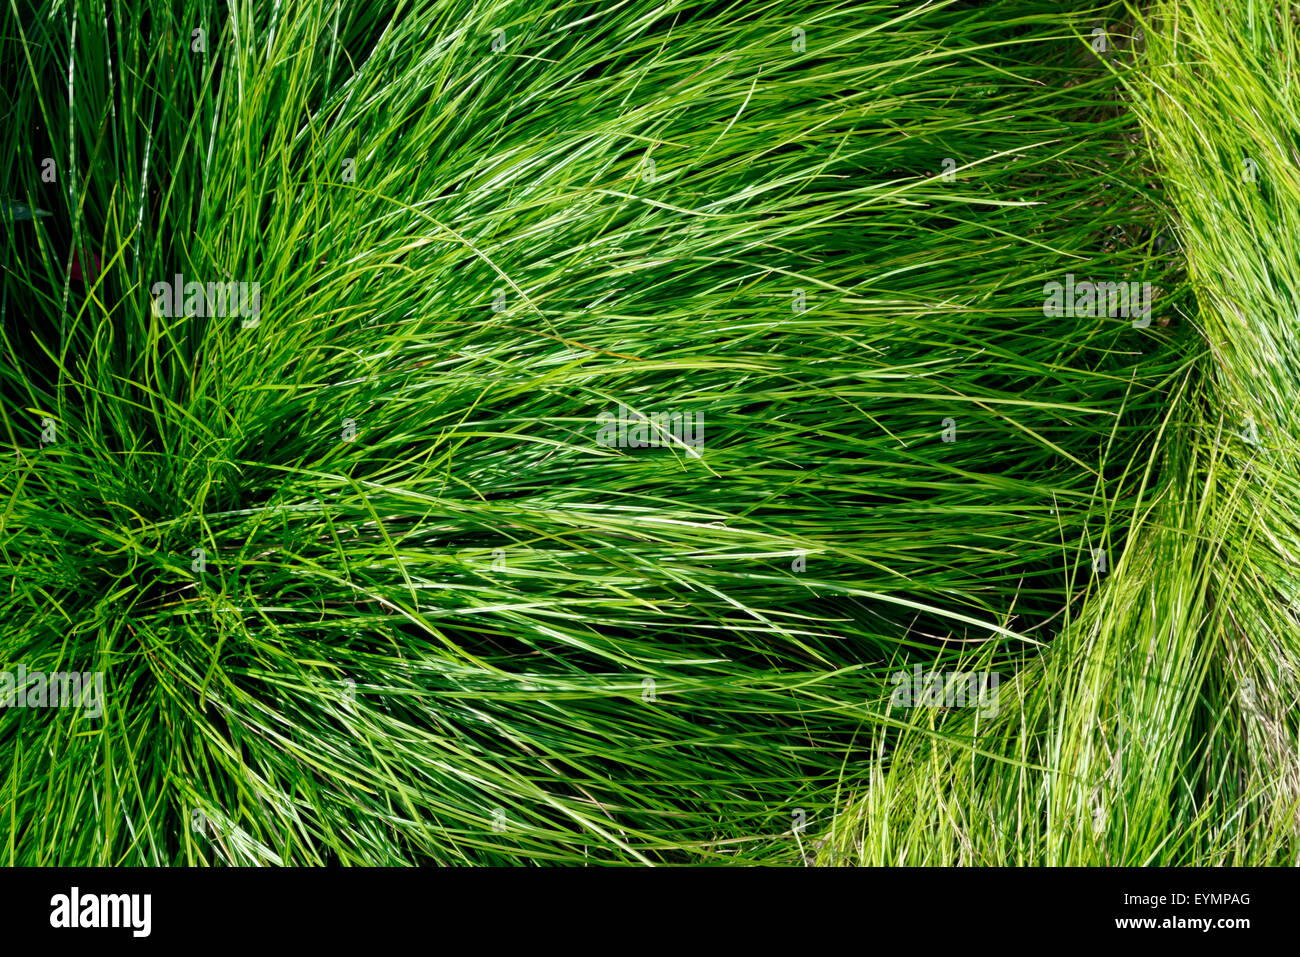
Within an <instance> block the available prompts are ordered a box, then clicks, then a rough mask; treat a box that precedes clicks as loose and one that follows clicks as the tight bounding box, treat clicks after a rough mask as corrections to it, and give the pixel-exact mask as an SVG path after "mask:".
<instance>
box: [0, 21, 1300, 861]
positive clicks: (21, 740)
mask: <svg viewBox="0 0 1300 957" xmlns="http://www.w3.org/2000/svg"><path fill="white" fill-rule="evenodd" d="M1179 6H1180V7H1183V8H1185V9H1184V10H1183V12H1182V13H1180V14H1178V15H1177V16H1175V17H1173V18H1172V19H1170V18H1167V17H1165V11H1164V8H1163V7H1161V8H1158V9H1157V10H1154V11H1151V12H1150V13H1149V14H1143V15H1142V17H1146V16H1150V17H1153V18H1155V19H1153V20H1152V21H1151V22H1146V21H1145V20H1144V19H1142V18H1139V17H1138V15H1137V14H1136V13H1135V12H1134V11H1131V10H1128V9H1126V8H1125V7H1124V6H1123V5H1122V4H1104V5H1098V4H1084V3H1073V2H1071V3H1059V2H1055V0H1052V2H1048V0H1043V2H1038V0H1008V2H1004V3H999V4H996V5H992V6H990V5H982V4H966V3H951V2H949V3H934V4H925V5H917V6H902V7H900V6H898V5H894V4H886V3H874V2H868V3H843V2H836V0H830V2H821V0H811V2H808V3H804V4H801V5H798V6H795V7H792V6H791V5H789V4H778V3H758V4H742V3H734V4H725V3H717V4H709V3H695V2H679V3H667V4H664V5H652V4H648V3H642V2H639V0H630V2H624V3H616V4H596V3H561V4H541V3H534V2H496V3H494V2H484V0H438V2H429V0H417V2H413V3H379V4H342V3H341V2H327V0H295V2H292V3H285V4H283V5H264V4H240V5H231V6H220V5H216V4H206V3H196V2H193V0H184V2H182V3H168V4H163V3H157V2H139V0H109V2H108V3H107V4H104V3H89V2H55V0H24V2H22V3H19V2H18V0H10V2H9V12H8V13H6V15H5V21H4V23H5V26H4V29H3V31H0V61H3V62H4V63H5V64H6V65H7V66H11V67H12V69H11V70H10V73H9V75H12V76H14V77H15V78H16V79H15V81H14V82H13V83H11V84H6V85H5V86H4V88H3V89H0V102H2V103H3V109H4V112H5V114H6V115H7V116H8V117H9V122H8V123H7V124H5V127H4V136H6V137H7V138H8V142H7V144H6V146H7V154H8V155H9V156H10V157H11V163H10V165H9V166H8V167H7V168H6V169H5V170H4V172H3V179H0V197H4V198H6V199H7V200H8V202H9V203H13V204H21V207H20V206H14V207H12V208H14V209H21V208H26V209H28V210H37V209H39V210H41V211H48V212H49V214H50V215H48V216H37V217H35V218H24V217H22V216H17V215H16V216H13V217H6V222H5V224H4V226H3V229H0V236H2V237H3V238H2V239H0V242H3V243H4V244H5V245H6V247H7V248H6V249H5V251H4V254H3V255H2V256H0V263H3V265H4V270H3V273H2V274H0V319H2V321H3V334H4V341H3V343H2V344H0V430H2V431H3V436H4V438H3V441H4V443H5V446H4V448H0V502H2V503H3V509H0V529H2V530H3V531H2V533H0V574H2V575H3V580H4V581H5V582H7V583H8V584H7V587H6V588H4V589H3V590H0V622H3V625H2V626H0V667H2V668H7V669H11V670H12V669H14V668H16V667H17V665H18V664H20V663H21V664H23V665H25V666H26V667H27V668H28V669H29V670H45V671H58V670H73V669H75V670H79V671H90V670H102V671H103V672H105V675H106V685H107V704H106V708H105V713H104V716H103V717H102V718H96V717H92V716H90V715H87V714H85V713H84V712H82V711H79V710H77V709H51V710H47V711H36V710H26V709H24V710H17V709H8V710H5V711H3V713H0V751H2V753H4V754H5V755H6V757H7V760H6V762H5V764H4V767H3V768H0V820H2V821H3V824H0V828H2V829H3V830H2V831H0V834H2V835H3V837H4V839H5V840H4V845H3V848H4V860H5V861H6V862H7V863H11V864H114V865H116V864H155V865H170V864H220V863H233V864H254V863H293V864H323V863H343V864H421V863H430V862H447V863H480V864H481V863H492V864H501V863H510V864H513V863H542V864H547V863H563V864H581V863H593V864H596V863H771V864H781V863H797V862H802V861H804V860H812V859H816V858H817V857H818V855H820V856H821V858H822V859H823V860H827V859H831V858H832V857H833V859H835V860H837V861H841V860H844V859H850V860H855V861H863V862H877V863H886V862H888V863H958V862H960V863H1013V862H1014V863H1063V862H1070V863H1075V862H1078V863H1083V862H1087V863H1094V862H1113V863H1146V862H1151V861H1160V862H1172V863H1218V862H1233V863H1262V862H1275V861H1281V860H1287V861H1289V860H1290V857H1291V855H1292V843H1293V834H1294V827H1295V818H1294V811H1295V798H1296V797H1297V791H1296V789H1297V788H1300V777H1297V775H1296V774H1295V759H1294V734H1295V731H1296V729H1295V727H1294V724H1295V722H1294V719H1293V718H1291V717H1290V716H1289V714H1288V709H1289V705H1290V703H1291V702H1293V701H1294V677H1293V676H1294V674H1295V670H1294V667H1293V663H1294V660H1295V659H1294V651H1295V647H1296V646H1295V641H1294V637H1293V636H1294V635H1295V628H1294V623H1293V622H1292V619H1291V617H1290V616H1291V612H1290V610H1289V609H1290V605H1289V602H1290V600H1291V599H1290V595H1289V593H1288V589H1289V588H1290V587H1291V584H1292V583H1293V582H1294V577H1293V575H1291V573H1290V572H1289V571H1288V568H1290V567H1294V563H1293V562H1292V561H1291V558H1292V556H1291V551H1292V549H1293V548H1294V547H1295V529H1296V522H1295V510H1294V509H1292V508H1288V503H1289V502H1291V501H1295V495H1294V494H1288V493H1290V492H1291V490H1292V488H1293V487H1294V484H1295V479H1294V475H1295V470H1294V468H1293V467H1291V466H1292V463H1291V461H1290V456H1291V453H1290V451H1289V449H1287V448H1286V447H1285V446H1286V441H1285V439H1284V438H1283V437H1284V436H1285V435H1286V434H1287V432H1288V430H1289V429H1290V427H1291V426H1290V420H1289V417H1290V416H1291V415H1293V414H1294V413H1293V412H1291V411H1290V410H1291V404H1290V403H1289V402H1288V401H1287V395H1288V393H1287V387H1288V385H1289V383H1290V374H1289V372H1287V371H1286V369H1285V368H1281V369H1280V368H1279V367H1278V365H1277V364H1276V363H1275V362H1274V359H1275V357H1276V355H1277V354H1278V353H1279V352H1280V351H1281V350H1283V349H1284V348H1288V347H1289V339H1288V333H1289V331H1290V326H1289V324H1288V323H1289V322H1290V320H1291V319H1292V317H1294V316H1295V315H1296V311H1295V300H1294V299H1291V298H1285V296H1290V295H1292V292H1291V290H1294V289H1296V288H1297V286H1296V285H1295V284H1293V283H1291V282H1289V280H1290V279H1292V278H1294V276H1293V271H1294V269H1295V268H1296V266H1295V263H1296V259H1295V257H1294V256H1293V255H1288V253H1289V252H1291V250H1290V243H1291V242H1292V241H1293V237H1294V236H1295V235H1296V233H1295V231H1294V229H1292V228H1291V227H1292V226H1293V225H1294V224H1293V223H1292V222H1291V219H1292V218H1293V217H1294V216H1295V215H1296V213H1295V209H1296V206H1295V204H1294V203H1293V202H1290V200H1293V199H1294V198H1295V189H1296V185H1297V183H1296V178H1295V166H1294V163H1293V159H1294V157H1295V128H1296V127H1295V123H1294V119H1295V113H1294V109H1293V107H1294V101H1293V100H1292V99H1290V91H1291V86H1290V85H1289V84H1292V83H1293V82H1294V81H1293V80H1291V79H1289V78H1288V77H1289V74H1287V73H1286V72H1285V71H1286V69H1287V68H1288V64H1291V65H1293V64H1294V53H1295V33H1294V28H1293V26H1292V25H1291V20H1290V19H1288V16H1289V10H1290V8H1289V7H1287V6H1286V5H1285V4H1283V5H1281V6H1283V7H1284V8H1285V9H1283V11H1282V15H1281V16H1280V17H1279V16H1276V15H1274V14H1273V13H1271V12H1270V10H1271V9H1272V8H1270V7H1268V6H1267V5H1259V4H1255V5H1251V4H1245V3H1236V4H1233V5H1232V6H1233V7H1234V9H1235V10H1237V11H1238V12H1239V14H1240V16H1239V17H1238V18H1237V19H1234V18H1233V17H1223V16H1220V15H1217V14H1215V13H1214V12H1213V11H1212V10H1211V9H1210V6H1209V5H1208V4H1205V5H1202V4H1200V3H1190V4H1183V5H1179ZM1139 22H1142V23H1144V24H1145V26H1146V39H1145V41H1141V40H1137V39H1135V38H1134V37H1133V34H1134V32H1135V31H1136V29H1137V26H1138V24H1139ZM1157 24H1158V26H1157ZM1096 27H1103V28H1104V29H1105V30H1107V32H1108V44H1107V49H1106V51H1105V52H1104V53H1103V54H1101V55H1098V53H1097V52H1096V51H1095V50H1094V49H1092V48H1090V43H1093V42H1095V41H1094V40H1093V37H1092V31H1093V29H1094V28H1096ZM195 29H203V30H204V31H205V34H204V45H205V47H206V49H205V50H203V51H201V52H196V51H195V50H193V49H192V48H191V46H192V42H193V39H192V38H193V36H194V34H193V31H194V30H195ZM1270 29H1271V32H1270ZM498 31H500V32H498ZM1243 39H1245V40H1249V44H1248V45H1247V47H1246V48H1247V49H1248V50H1255V51H1257V56H1256V57H1255V58H1254V59H1251V58H1249V57H1247V58H1242V57H1240V56H1239V55H1236V54H1235V53H1234V52H1233V51H1234V49H1235V46H1236V45H1237V44H1240V43H1241V42H1242V41H1243ZM1270 43H1275V44H1277V45H1278V46H1279V48H1280V49H1281V50H1282V51H1283V53H1284V56H1283V58H1282V60H1280V61H1279V60H1278V59H1276V57H1275V55H1274V53H1273V52H1272V51H1271V49H1270V47H1269V44H1270ZM1279 97H1280V98H1281V102H1282V103H1284V104H1286V109H1284V110H1275V109H1273V108H1270V109H1267V110H1265V109H1263V108H1262V106H1263V104H1266V103H1267V104H1273V103H1274V102H1275V100H1277V99H1278V98H1279ZM1208 123H1212V124H1213V128H1212V129H1211V130H1210V131H1208V132H1209V133H1210V134H1211V135H1210V136H1209V137H1208V138H1207V136H1206V133H1207V130H1206V125H1207V124H1208ZM1245 147H1249V148H1250V149H1252V150H1253V152H1250V153H1249V155H1250V156H1251V157H1254V158H1255V159H1256V160H1257V162H1258V164H1259V167H1260V176H1259V181H1257V182H1253V183H1250V184H1246V183H1243V182H1241V181H1240V179H1239V177H1238V173H1239V170H1238V168H1237V167H1234V166H1232V164H1231V162H1230V160H1235V158H1236V156H1237V152H1238V151H1239V150H1240V149H1242V148H1245ZM47 157H48V158H51V159H53V160H54V166H55V169H56V171H57V173H56V175H57V179H56V180H55V181H54V182H52V183H51V182H45V181H43V179H42V175H41V174H42V170H43V169H44V168H45V167H43V165H42V163H43V160H45V159H46V158H47ZM1225 157H1227V158H1228V159H1225ZM946 160H950V161H951V162H948V163H945V161H946ZM1288 164H1290V165H1288ZM945 171H950V172H951V173H953V174H954V175H953V176H952V177H951V178H950V177H948V176H945ZM1288 203H1289V205H1288ZM1171 221H1172V222H1173V223H1175V224H1176V226H1175V227H1169V226H1168V225H1167V224H1168V223H1170V222H1171ZM1166 229H1170V230H1171V231H1172V233H1173V234H1174V235H1176V237H1177V241H1176V243H1173V244H1167V243H1165V241H1164V238H1163V236H1164V234H1165V231H1166ZM1261 236H1263V237H1266V241H1262V240H1261ZM1175 247H1176V248H1177V252H1175ZM76 251H81V253H80V254H78V252H76ZM93 257H98V263H99V265H98V266H94V265H93V264H92V261H93ZM74 267H75V268H74ZM1243 270H1248V272H1245V273H1243ZM178 273H179V274H182V275H183V276H184V277H185V278H186V279H193V280H197V281H200V282H221V281H225V280H231V281H245V282H257V283H258V284H259V286H260V305H261V309H260V317H259V321H258V322H257V324H256V325H255V326H253V327H248V328H246V327H244V324H243V323H242V322H241V319H240V318H239V317H238V316H233V317H232V316H224V317H201V316H185V315H181V316H167V315H165V314H164V313H163V311H160V310H158V309H155V308H153V307H152V306H151V302H150V296H151V290H152V289H153V287H154V284H155V283H158V282H160V281H167V280H170V279H171V278H172V277H173V276H174V275H175V274H178ZM1067 273H1073V274H1076V275H1078V276H1079V277H1080V278H1081V279H1083V278H1087V279H1091V280H1094V281H1120V280H1134V281H1136V280H1145V281H1149V282H1151V283H1152V284H1153V285H1154V286H1155V287H1156V288H1157V289H1158V298H1157V300H1156V305H1155V311H1154V313H1153V319H1154V321H1153V322H1151V323H1150V324H1149V325H1145V326H1143V325H1141V324H1139V325H1137V326H1135V324H1134V323H1133V322H1131V321H1130V320H1129V319H1128V318H1122V317H1105V316H1103V317H1098V318H1092V317H1077V318H1076V317H1070V318H1057V317H1051V316H1047V315H1045V314H1044V308H1043V300H1044V293H1043V287H1044V283H1046V282H1050V281H1063V280H1064V277H1065V275H1066V274H1067ZM1243 274H1244V275H1248V276H1249V277H1251V279H1250V282H1249V283H1247V284H1243V283H1242V281H1241V280H1242V276H1243ZM1280 289H1285V290H1288V291H1287V292H1286V294H1285V296H1284V295H1283V293H1281V292H1279V291H1278V290H1280ZM1258 310H1262V313H1261V319H1260V320H1259V322H1258V323H1256V324H1255V325H1253V326H1252V332H1251V333H1250V334H1247V335H1242V334H1239V333H1240V330H1239V328H1238V327H1239V326H1240V325H1241V322H1240V320H1239V319H1238V316H1239V315H1241V314H1242V313H1243V312H1255V311H1258ZM620 406H624V407H627V408H631V409H634V410H640V411H643V412H646V413H656V412H671V413H681V414H685V415H692V416H695V415H698V416H702V422H703V443H702V445H701V447H700V448H698V449H694V448H691V447H690V446H689V445H685V444H683V443H680V442H678V443H670V444H668V445H667V446H666V447H662V448H611V447H608V446H606V445H603V444H601V442H600V441H599V430H600V428H601V418H600V417H601V415H602V413H607V412H610V411H614V410H617V409H618V408H619V407H620ZM1245 414H1249V415H1253V416H1254V417H1255V418H1254V421H1255V422H1257V423H1258V429H1259V435H1260V439H1261V443H1260V444H1261V445H1262V446H1267V447H1268V448H1269V449H1273V448H1274V447H1275V446H1277V447H1278V448H1276V451H1275V452H1271V453H1270V454H1269V455H1265V454H1263V453H1262V452H1261V449H1260V448H1259V447H1254V448H1248V447H1245V446H1243V445H1241V444H1240V443H1239V442H1236V441H1235V440H1232V439H1231V438H1229V437H1228V435H1227V431H1224V432H1223V434H1222V436H1221V438H1222V440H1221V441H1218V442H1217V443H1216V436H1218V435H1219V432H1218V431H1217V430H1218V429H1219V425H1220V422H1221V421H1222V423H1223V429H1224V430H1229V429H1233V428H1237V422H1238V421H1239V419H1240V418H1241V416H1242V415H1245ZM51 429H52V430H53V435H54V440H53V441H43V434H42V432H43V430H45V436H49V434H50V432H49V430H51ZM954 430H955V441H945V439H952V438H953V437H954ZM1248 475H1249V476H1250V477H1249V478H1247V476H1248ZM196 550H202V551H201V552H196ZM1100 552H1104V553H1105V558H1104V559H1103V560H1102V562H1101V565H1100V566H1099V565H1098V562H1097V556H1098V554H1099V553H1100ZM1247 609H1250V612H1249V620H1248V621H1246V622H1243V621H1241V620H1239V618H1238V615H1239V614H1241V613H1244V612H1245V611H1246V610H1247ZM914 663H921V664H923V666H924V667H926V668H935V669H940V670H957V671H966V670H994V671H997V672H998V673H999V674H1001V675H1002V676H1004V678H1005V681H1004V684H1003V686H1002V698H1001V709H1000V712H999V714H998V716H997V717H996V718H994V719H993V720H992V721H989V720H988V719H986V718H983V717H979V716H978V715H977V714H976V712H974V711H954V712H951V713H948V714H938V713H935V712H934V710H933V709H913V710H909V711H902V710H899V709H897V708H893V709H891V708H890V698H891V692H892V689H893V685H892V683H891V681H890V676H891V675H892V674H894V673H895V672H897V671H898V670H899V669H900V668H905V667H911V666H912V665H913V664H914ZM1247 676H1250V677H1251V678H1252V681H1253V682H1254V685H1253V687H1255V688H1256V689H1258V693H1257V694H1255V695H1254V696H1253V697H1252V698H1251V701H1252V705H1251V707H1252V708H1254V709H1255V710H1254V711H1249V710H1247V709H1244V708H1243V707H1242V706H1240V705H1238V704H1236V703H1235V702H1237V701H1239V700H1241V699H1240V695H1239V693H1238V692H1239V689H1240V687H1241V686H1242V685H1241V680H1242V679H1243V678H1245V677H1247ZM1279 780H1285V782H1286V783H1287V788H1285V789H1282V790H1281V791H1279V789H1278V788H1277V787H1276V783H1277V782H1278V781H1279ZM1098 808H1100V811H1099V810H1098Z"/></svg>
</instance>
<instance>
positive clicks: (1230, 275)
mask: <svg viewBox="0 0 1300 957" xmlns="http://www.w3.org/2000/svg"><path fill="white" fill-rule="evenodd" d="M1296 14H1297V9H1296V7H1295V5H1294V4H1292V3H1287V2H1283V3H1278V4H1221V3H1218V4H1210V3H1201V2H1197V0H1193V2H1189V3H1159V4H1155V5H1154V7H1153V9H1151V10H1150V11H1147V12H1146V13H1145V15H1143V16H1142V17H1140V18H1139V22H1140V24H1141V26H1142V28H1143V32H1144V34H1145V37H1146V48H1145V52H1144V54H1143V57H1142V59H1141V61H1140V69H1139V70H1138V71H1135V72H1133V73H1130V74H1128V75H1127V76H1126V77H1125V86H1126V89H1127V91H1128V94H1129V96H1130V97H1131V102H1132V104H1133V108H1134V111H1135V115H1136V116H1137V117H1138V118H1139V119H1140V120H1141V122H1142V124H1143V127H1144V129H1145V132H1146V142H1147V143H1148V145H1149V148H1150V150H1151V154H1152V157H1153V160H1154V162H1155V164H1156V166H1157V170H1158V173H1159V175H1160V177H1161V179H1162V181H1163V182H1164V183H1165V184H1166V186H1167V190H1168V193H1167V199H1166V203H1167V207H1168V210H1169V216H1170V220H1171V227H1170V228H1171V231H1172V233H1173V234H1174V236H1176V240H1177V244H1178V246H1179V247H1180V249H1181V250H1182V253H1183V255H1185V257H1186V263H1187V272H1188V276H1189V279H1190V281H1191V284H1192V286H1193V287H1194V289H1195V291H1196V300H1195V309H1194V311H1192V313H1191V317H1190V318H1191V319H1192V320H1193V322H1194V326H1195V329H1196V332H1197V336H1196V338H1195V339H1194V340H1189V341H1186V346H1187V354H1188V358H1189V364H1188V366H1187V368H1186V374H1185V378H1184V379H1183V380H1182V381H1183V385H1182V386H1181V387H1180V388H1179V390H1177V392H1176V393H1175V394H1173V395H1172V396H1171V399H1170V402H1169V405H1168V408H1167V412H1166V414H1164V415H1163V416H1162V417H1161V435H1160V437H1159V440H1158V441H1157V442H1156V443H1155V446H1154V448H1155V454H1154V455H1153V458H1152V460H1151V465H1152V467H1153V469H1154V470H1155V471H1154V473H1153V474H1156V473H1158V474H1159V475H1161V476H1163V481H1162V482H1160V483H1159V484H1155V483H1153V485H1152V488H1151V492H1150V494H1148V495H1145V496H1144V497H1143V499H1142V501H1141V504H1140V505H1139V507H1138V508H1137V509H1135V510H1134V511H1133V513H1132V516H1133V518H1132V521H1131V523H1130V525H1129V529H1128V534H1127V545H1126V547H1125V549H1124V551H1123V555H1122V558H1121V559H1120V560H1119V561H1118V562H1117V563H1116V568H1115V574H1114V575H1113V576H1111V577H1110V579H1109V580H1108V581H1107V582H1106V583H1105V584H1104V585H1103V587H1102V588H1101V589H1100V590H1099V591H1098V592H1097V594H1096V597H1095V599H1094V600H1093V601H1091V602H1089V604H1088V605H1087V607H1086V608H1085V611H1084V614H1082V615H1081V616H1079V617H1078V618H1077V619H1076V620H1075V622H1074V623H1073V626H1072V627H1071V628H1069V629H1067V630H1065V631H1064V632H1063V633H1062V635H1061V636H1060V637H1059V638H1058V639H1057V641H1056V642H1055V643H1054V644H1053V645H1052V647H1051V648H1050V650H1048V651H1047V652H1045V653H1044V654H1043V656H1042V657H1041V658H1040V659H1038V660H1037V661H1036V662H1034V664H1033V666H1032V667H1028V668H1025V669H1024V670H1023V671H1022V672H1021V673H1020V675H1019V676H1018V679H1017V681H1016V683H1015V685H1014V686H1013V687H1012V688H1011V689H1008V690H1007V693H1006V700H1005V701H1004V702H1003V707H1002V709H1001V713H1000V716H999V719H998V720H997V721H996V722H992V723H989V722H986V723H985V725H984V727H982V728H979V727H976V726H975V723H974V721H973V720H972V718H971V716H969V715H966V714H962V715H957V716H954V717H953V718H952V719H951V720H949V721H946V722H944V723H943V724H942V726H941V728H940V729H939V730H937V731H936V732H935V733H934V734H932V735H930V736H928V737H925V738H920V737H917V736H915V735H914V736H913V738H912V740H911V743H910V744H909V745H907V746H903V745H901V744H900V745H897V746H896V747H895V749H894V751H893V753H892V755H891V760H890V761H888V762H884V761H882V762H881V763H879V764H878V765H877V766H875V767H874V768H873V769H872V775H871V777H870V780H869V781H863V782H852V784H853V787H854V789H855V791H856V792H857V794H856V800H855V802H854V804H853V806H852V808H851V810H850V811H849V812H847V813H846V814H845V815H844V816H843V817H842V818H841V819H840V820H838V821H837V822H836V825H835V827H834V828H833V829H832V831H831V832H830V833H828V835H827V841H826V843H825V845H824V848H823V852H822V860H825V861H845V860H848V861H853V862H863V863H924V864H951V863H975V864H987V863H994V864H1003V863H1009V862H1014V863H1019V864H1053V865H1147V864H1174V865H1192V864H1194V865H1201V866H1205V865H1262V864H1290V863H1292V862H1294V861H1295V860H1296V853H1297V847H1296V838H1297V825H1298V824H1300V818H1298V817H1297V812H1298V811H1300V784H1298V782H1300V774H1298V770H1300V769H1298V767H1297V762H1296V752H1295V740H1296V734H1297V728H1296V723H1295V703H1296V700H1297V685H1296V678H1295V676H1296V673H1297V667H1296V666H1297V649H1298V648H1300V640H1298V637H1300V631H1298V629H1297V609H1298V608H1300V605H1297V603H1296V596H1295V592H1294V578H1295V576H1294V573H1293V571H1292V569H1294V567H1295V565H1296V563H1297V560H1296V559H1297V554H1298V552H1297V538H1296V530H1297V527H1298V525H1300V523H1298V522H1297V502H1300V498H1298V497H1297V494H1296V486H1295V475H1296V464H1297V463H1296V462H1295V442H1294V439H1293V436H1294V435H1296V433H1297V421H1296V419H1295V415H1296V413H1295V411H1294V402H1293V401H1292V397H1293V395H1294V393H1295V391H1296V377H1297V374H1298V367H1297V364H1296V356H1295V347H1294V341H1293V340H1294V328H1295V323H1296V318H1297V316H1298V315H1300V309H1298V308H1297V307H1298V305H1300V302H1298V301H1297V299H1296V289H1297V288H1300V282H1297V279H1298V278H1300V277H1298V276H1297V272H1296V270H1297V262H1298V261H1300V260H1298V259H1297V255H1296V249H1295V242H1296V239H1295V237H1296V236H1297V235H1300V229H1298V227H1300V223H1297V222H1296V215H1297V213H1296V210H1297V208H1300V202H1298V201H1300V178H1298V177H1297V175H1296V162H1297V159H1298V158H1300V113H1298V112H1297V106H1296V104H1297V88H1296V75H1297V73H1296V66H1297V53H1298V49H1297V34H1296V30H1295V23H1296Z"/></svg>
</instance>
